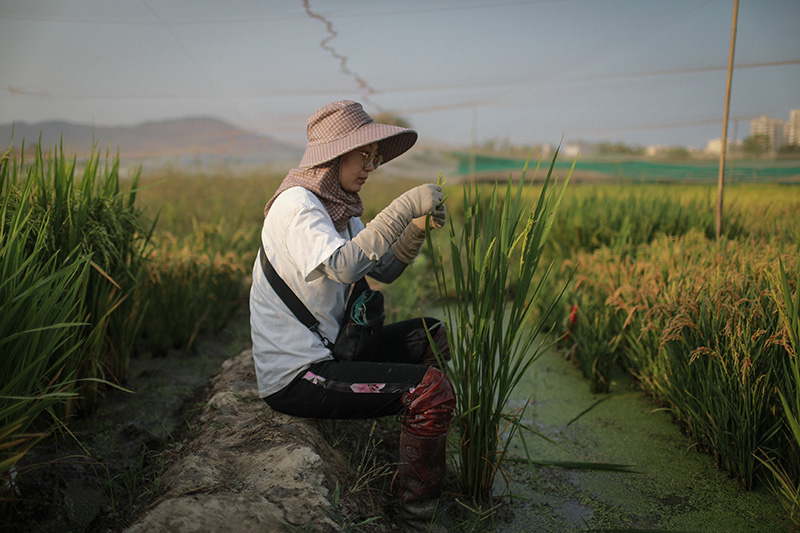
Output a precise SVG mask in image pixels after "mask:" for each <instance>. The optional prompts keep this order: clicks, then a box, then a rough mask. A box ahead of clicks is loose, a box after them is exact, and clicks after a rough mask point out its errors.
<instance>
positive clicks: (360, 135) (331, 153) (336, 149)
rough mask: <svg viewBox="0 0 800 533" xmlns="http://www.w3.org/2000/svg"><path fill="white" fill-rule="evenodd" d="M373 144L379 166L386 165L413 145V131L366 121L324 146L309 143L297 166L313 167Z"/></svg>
mask: <svg viewBox="0 0 800 533" xmlns="http://www.w3.org/2000/svg"><path fill="white" fill-rule="evenodd" d="M374 142H377V143H378V153H379V154H380V155H381V157H383V163H387V162H389V161H391V160H392V159H394V158H395V157H397V156H399V155H401V154H402V153H403V152H405V151H407V150H408V149H409V148H411V147H412V146H414V143H415V142H417V132H416V131H414V130H411V129H408V128H401V127H399V126H391V125H389V124H378V123H377V122H369V123H367V124H364V125H363V126H361V127H360V128H358V129H357V130H355V131H353V132H352V133H350V134H348V135H345V136H344V137H341V138H340V139H336V140H334V141H330V142H327V143H319V144H311V143H309V144H308V145H307V146H306V151H305V153H303V158H302V159H301V160H300V165H299V166H300V168H309V167H315V166H317V165H321V164H323V163H327V162H329V161H333V160H334V159H336V158H337V157H339V156H340V155H343V154H346V153H347V152H350V151H352V150H355V149H356V148H359V147H361V146H365V145H367V144H372V143H374Z"/></svg>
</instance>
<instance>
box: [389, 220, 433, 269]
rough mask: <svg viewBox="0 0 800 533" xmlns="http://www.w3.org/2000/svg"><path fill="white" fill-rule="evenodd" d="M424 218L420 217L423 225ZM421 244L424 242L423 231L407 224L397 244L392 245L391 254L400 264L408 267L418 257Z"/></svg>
mask: <svg viewBox="0 0 800 533" xmlns="http://www.w3.org/2000/svg"><path fill="white" fill-rule="evenodd" d="M426 218H427V217H422V223H423V224H424V223H425V219H426ZM417 220H419V219H418V218H415V219H414V221H417ZM423 242H425V230H424V229H421V228H420V227H419V226H417V225H416V224H409V225H408V226H406V229H405V230H404V231H403V234H402V235H400V238H399V239H397V242H396V243H394V244H393V245H392V252H393V253H394V256H395V257H396V258H397V259H398V260H399V261H400V262H402V263H405V264H407V265H410V264H411V263H413V262H414V259H416V257H417V255H419V251H420V250H421V249H422V243H423Z"/></svg>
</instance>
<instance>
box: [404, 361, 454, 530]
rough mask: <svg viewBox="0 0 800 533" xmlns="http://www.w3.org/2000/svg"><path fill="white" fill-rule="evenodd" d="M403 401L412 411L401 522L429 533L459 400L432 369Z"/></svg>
mask: <svg viewBox="0 0 800 533" xmlns="http://www.w3.org/2000/svg"><path fill="white" fill-rule="evenodd" d="M403 401H404V403H405V404H406V406H407V409H408V410H407V412H406V415H405V417H404V418H403V426H402V429H401V430H400V466H399V467H398V472H397V480H398V482H399V490H398V492H399V496H400V502H401V505H400V520H401V521H402V522H403V523H404V525H405V526H406V528H407V530H410V531H420V530H421V531H427V530H428V528H429V526H430V523H431V520H432V519H433V517H434V513H435V511H436V507H437V505H438V503H439V496H440V495H441V492H442V484H443V482H444V474H445V459H446V451H447V432H448V430H449V429H450V422H451V420H452V418H453V409H454V408H455V396H454V395H453V388H452V386H451V385H450V382H449V381H448V380H447V378H446V377H445V375H444V374H443V373H442V372H441V371H440V370H438V369H436V368H433V367H431V368H429V369H428V371H427V372H426V373H425V376H424V377H423V379H422V382H421V383H420V384H419V385H418V386H417V387H416V388H415V389H412V390H411V391H409V392H408V393H407V394H406V396H405V397H404V398H403Z"/></svg>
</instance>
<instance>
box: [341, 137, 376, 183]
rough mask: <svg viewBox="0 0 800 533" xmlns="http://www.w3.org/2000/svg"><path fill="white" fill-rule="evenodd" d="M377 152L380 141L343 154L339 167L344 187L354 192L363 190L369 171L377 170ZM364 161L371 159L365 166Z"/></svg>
mask: <svg viewBox="0 0 800 533" xmlns="http://www.w3.org/2000/svg"><path fill="white" fill-rule="evenodd" d="M377 152H378V143H372V144H368V145H366V146H362V147H360V148H356V149H355V150H353V151H352V152H347V153H346V154H344V155H343V156H342V162H341V168H340V169H339V182H340V183H341V184H342V189H344V190H346V191H347V192H352V193H357V192H359V191H360V190H361V187H363V186H364V184H365V183H366V182H367V178H368V177H369V173H370V172H372V171H373V170H375V161H378V158H377V157H373V156H376V155H377ZM365 154H366V155H365ZM364 161H369V165H367V166H364Z"/></svg>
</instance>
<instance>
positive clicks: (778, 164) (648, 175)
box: [456, 153, 800, 181]
mask: <svg viewBox="0 0 800 533" xmlns="http://www.w3.org/2000/svg"><path fill="white" fill-rule="evenodd" d="M456 157H458V159H459V165H458V170H457V174H458V175H459V176H466V175H469V174H470V173H471V171H472V166H471V165H472V159H471V156H470V155H469V154H462V153H459V154H456ZM524 164H525V160H524V159H521V158H511V157H495V156H485V155H478V156H476V157H475V173H476V174H482V173H486V172H499V171H517V170H521V169H522V167H523V165H524ZM532 164H533V162H532ZM570 166H572V161H571V160H564V161H560V162H557V163H556V166H555V168H556V170H558V171H566V170H568V169H569V167H570ZM575 172H576V173H580V172H592V173H595V174H599V175H603V176H607V177H609V178H617V179H626V180H642V181H661V180H667V181H712V180H716V179H718V176H719V163H718V162H708V163H704V162H687V163H677V162H676V163H665V162H655V161H636V160H627V161H626V160H617V161H592V160H584V161H581V160H580V159H578V162H577V164H576V165H575ZM791 177H800V162H798V161H729V162H728V163H727V164H726V167H725V178H726V179H730V180H736V181H762V180H775V179H786V178H791Z"/></svg>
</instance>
